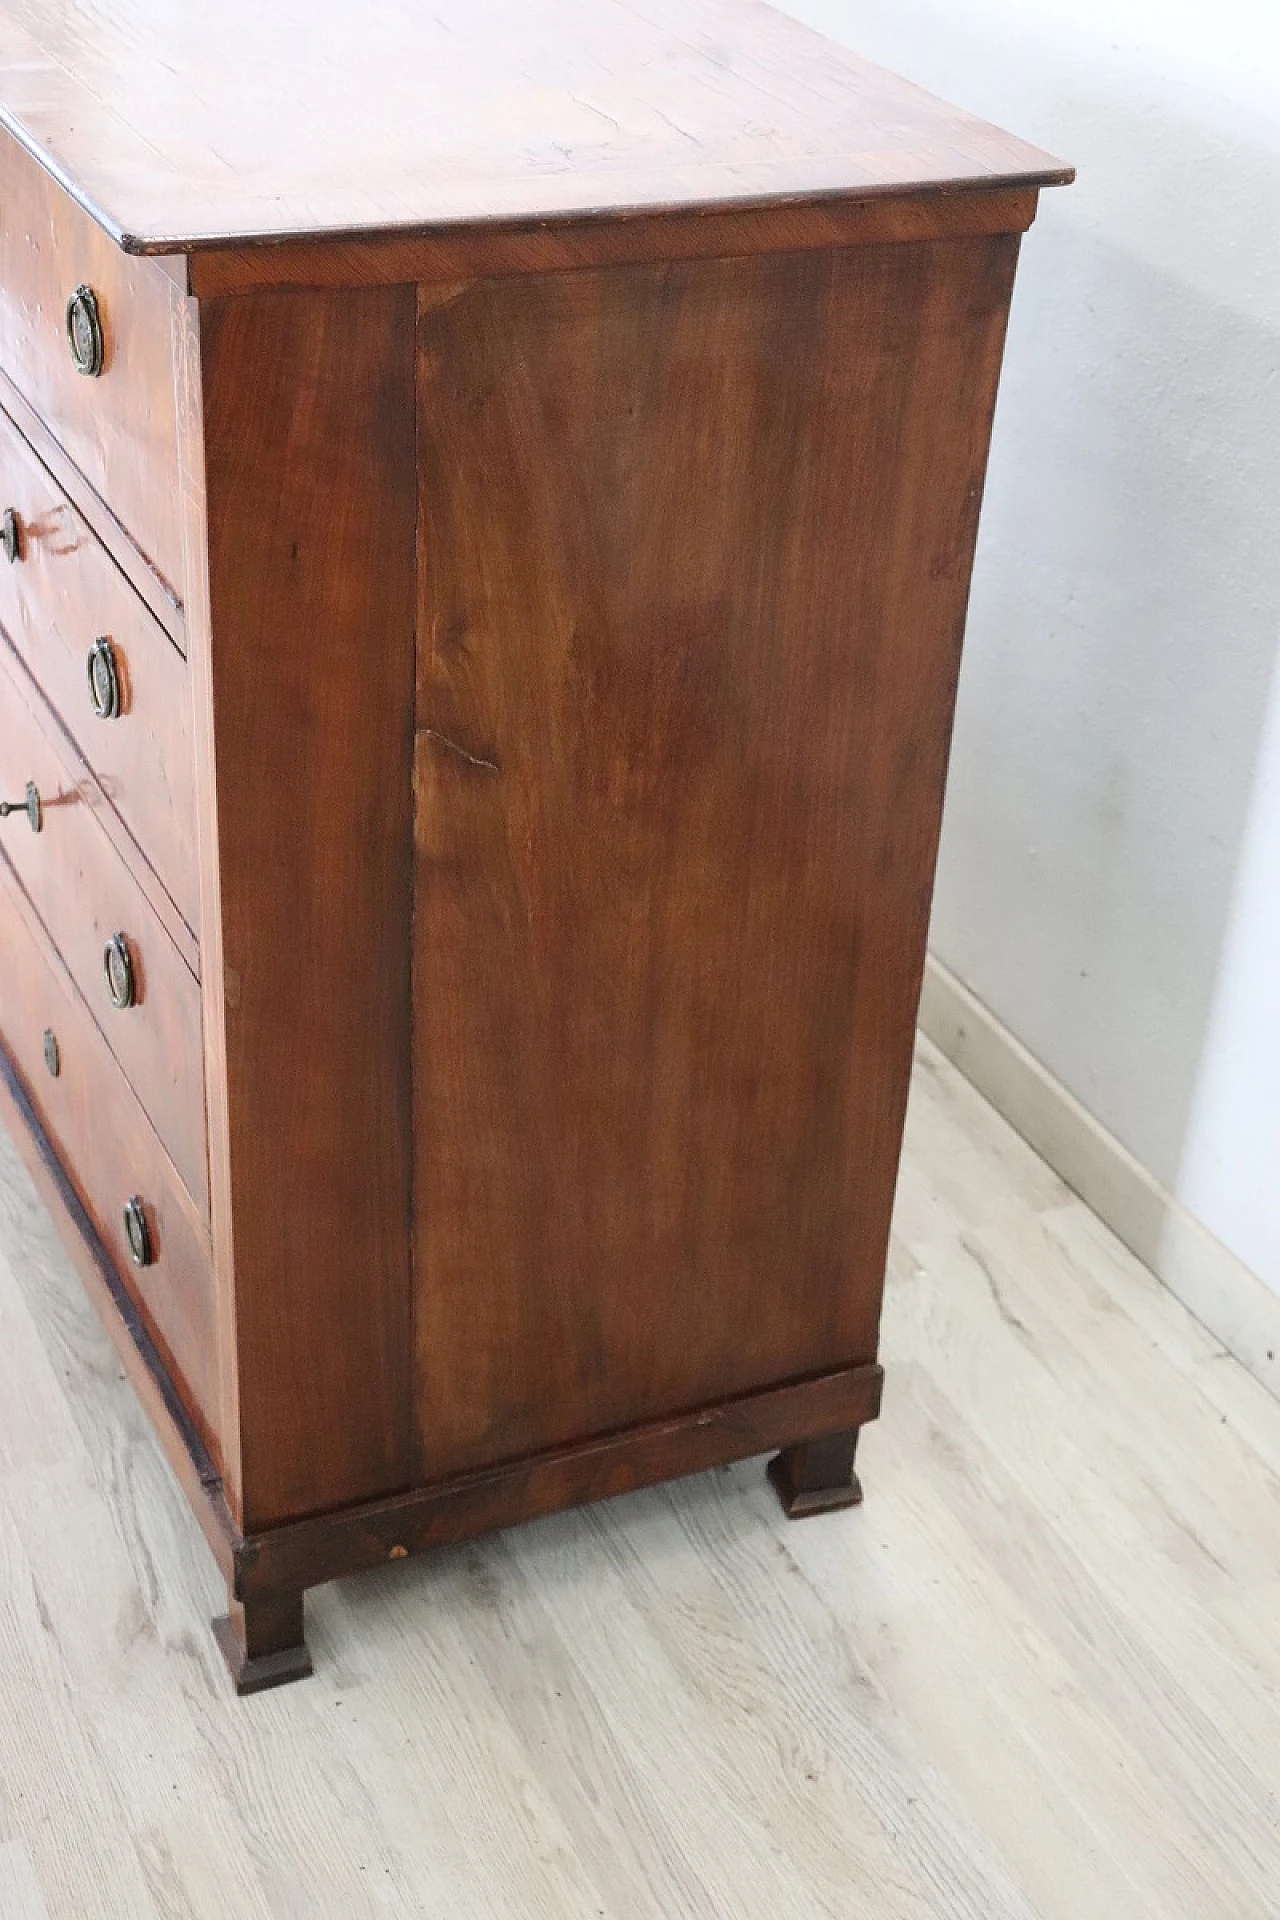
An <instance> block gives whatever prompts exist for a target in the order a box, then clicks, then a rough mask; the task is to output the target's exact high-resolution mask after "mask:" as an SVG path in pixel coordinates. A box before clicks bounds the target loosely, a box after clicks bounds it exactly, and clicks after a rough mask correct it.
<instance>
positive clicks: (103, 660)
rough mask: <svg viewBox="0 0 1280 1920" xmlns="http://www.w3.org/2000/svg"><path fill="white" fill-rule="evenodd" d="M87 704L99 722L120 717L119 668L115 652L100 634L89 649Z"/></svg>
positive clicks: (103, 634) (102, 634)
mask: <svg viewBox="0 0 1280 1920" xmlns="http://www.w3.org/2000/svg"><path fill="white" fill-rule="evenodd" d="M87 666H88V671H89V704H90V706H91V707H92V708H93V710H94V712H95V713H96V714H97V716H98V718H99V720H116V719H118V718H119V715H120V668H119V666H118V664H117V662H116V650H115V648H114V647H113V646H112V644H111V642H110V641H109V640H108V639H107V636H106V635H105V633H100V634H99V635H98V638H97V639H96V640H95V641H94V643H93V645H92V646H91V647H90V649H89V658H88V662H87Z"/></svg>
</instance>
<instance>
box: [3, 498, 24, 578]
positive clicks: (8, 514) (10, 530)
mask: <svg viewBox="0 0 1280 1920" xmlns="http://www.w3.org/2000/svg"><path fill="white" fill-rule="evenodd" d="M0 547H3V548H4V552H5V558H6V559H7V560H8V562H9V565H10V566H12V565H13V564H14V562H15V561H16V560H21V558H22V522H21V521H20V520H19V518H18V516H17V514H16V513H15V512H14V510H13V508H12V507H6V508H5V510H4V518H3V519H2V520H0Z"/></svg>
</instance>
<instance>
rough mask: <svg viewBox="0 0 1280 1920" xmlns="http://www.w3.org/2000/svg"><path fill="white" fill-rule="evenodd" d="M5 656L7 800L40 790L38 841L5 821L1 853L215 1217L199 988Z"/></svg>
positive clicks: (3, 774) (91, 789) (1, 681)
mask: <svg viewBox="0 0 1280 1920" xmlns="http://www.w3.org/2000/svg"><path fill="white" fill-rule="evenodd" d="M5 655H10V649H9V647H8V644H7V642H0V799H5V800H10V801H12V800H20V799H22V797H23V795H24V793H25V791H26V788H27V785H28V783H30V784H31V785H33V786H34V788H35V790H36V793H37V794H38V796H39V814H40V830H39V832H33V831H32V828H31V825H30V823H29V822H28V820H27V818H26V817H25V815H24V814H22V813H16V814H11V815H10V816H9V818H8V819H7V820H4V821H0V836H3V837H2V839H0V845H2V846H3V848H4V851H5V853H6V854H7V855H8V858H9V860H10V861H11V862H12V865H13V867H14V869H15V871H16V872H17V874H18V877H19V878H20V880H21V881H22V884H23V886H24V887H25V889H26V891H27V894H28V896H29V897H30V899H31V901H32V903H33V905H34V907H35V910H36V912H37V913H38V914H39V916H40V919H41V920H42V921H43V923H44V925H45V927H46V929H47V931H48V934H49V937H50V939H51V940H52V942H53V944H54V946H55V947H56V948H57V950H58V952H59V953H60V954H61V956H62V958H63V960H64V961H65V963H66V966H67V969H68V971H69V972H70V974H71V977H72V979H73V980H74V981H75V983H76V985H77V987H78V988H79V989H80V992H81V994H82V995H83V996H84V999H85V1000H86V1002H87V1003H88V1005H89V1008H90V1010H91V1011H92V1013H93V1016H94V1018H95V1019H96V1021H97V1023H98V1026H99V1027H100V1029H101V1031H102V1033H103V1036H104V1038H105V1039H106V1042H107V1045H108V1046H109V1047H110V1049H111V1051H112V1053H113V1054H114V1055H115V1057H116V1059H117V1060H118V1062H119V1063H120V1066H121V1068H122V1069H123V1071H124V1073H125V1076H126V1077H127V1079H128V1080H129V1082H130V1084H131V1085H132V1087H133V1089H134V1091H135V1093H136V1094H137V1095H138V1097H139V1099H140V1100H141V1101H142V1104H143V1106H144V1107H145V1108H146V1111H147V1113H148V1114H149V1115H150V1117H151V1120H152V1123H153V1124H154V1126H155V1128H156V1131H157V1132H158V1133H159V1135H160V1138H161V1139H162V1141H163V1142H164V1144H165V1146H166V1147H167V1149H168V1151H169V1153H170V1154H171V1156H172V1158H173V1162H174V1165H175V1166H176V1167H177V1169H178V1172H179V1173H180V1174H181V1175H182V1178H183V1179H184V1180H185V1181H186V1183H187V1187H188V1189H189V1191H190V1192H191V1194H192V1195H193V1197H194V1198H195V1200H196V1202H197V1204H198V1206H199V1207H200V1209H201V1211H202V1213H204V1214H205V1215H206V1217H207V1214H208V1206H209V1176H208V1162H207V1154H206V1141H205V1111H204V1062H203V1056H202V1048H201V1031H202V1026H201V1012H200V986H199V982H198V981H197V980H196V978H195V976H194V975H193V974H192V972H191V970H190V968H189V967H188V966H187V964H186V962H185V961H184V960H183V959H182V956H181V955H180V954H179V952H178V950H177V948H176V947H175V946H174V944H173V941H172V940H171V939H170V938H169V935H168V934H167V933H166V932H165V930H164V928H163V927H162V926H161V925H160V923H159V922H158V921H157V920H156V918H155V915H154V913H153V912H152V910H151V908H150V906H149V905H148V904H147V901H146V900H145V898H144V897H143V894H142V892H141V890H140V889H139V887H138V883H137V881H136V880H135V879H134V878H133V875H132V874H131V873H130V872H129V869H128V867H127V866H126V865H125V863H124V861H123V860H122V859H121V857H120V855H119V854H118V853H117V851H116V849H115V847H114V846H113V845H112V844H111V841H110V840H109V839H108V837H107V835H106V834H105V833H104V831H103V829H102V827H101V826H100V825H99V823H98V821H97V820H96V819H95V818H94V814H95V811H96V810H97V809H99V808H101V807H104V806H105V805H106V802H105V800H104V799H103V797H102V793H101V789H100V788H99V787H98V785H97V782H96V781H94V780H92V779H90V778H89V776H88V773H87V771H85V770H84V769H81V770H80V772H79V774H78V775H77V774H75V773H72V772H69V771H68V768H67V764H66V760H64V757H63V755H64V753H67V752H68V749H67V747H66V745H65V744H64V745H63V747H62V748H61V749H60V748H58V747H55V744H54V738H53V735H52V732H51V729H52V728H53V727H54V726H56V722H55V721H54V719H53V716H52V714H51V713H50V712H49V711H48V709H47V708H46V707H45V706H44V703H43V702H42V701H41V699H40V696H39V694H38V693H37V691H36V689H35V687H34V686H33V685H32V683H31V682H30V681H29V680H27V681H26V682H25V685H24V684H23V679H20V678H19V676H20V675H22V668H21V667H20V666H19V665H18V663H17V662H16V661H13V660H12V658H11V655H10V658H9V659H5V657H4V656H5ZM23 678H24V679H25V676H23ZM68 757H69V753H68ZM117 936H119V938H120V940H121V942H122V944H123V949H124V954H123V956H121V957H122V958H123V961H124V964H123V965H121V964H119V962H118V963H117V965H116V966H115V969H114V972H115V978H116V983H117V987H119V986H120V984H121V983H122V981H123V980H124V975H125V969H126V967H127V970H128V972H129V974H131V976H132V1002H131V1004H125V1005H123V1006H121V1005H117V1004H115V1003H114V1002H113V1000H112V997H111V994H110V992H109V990H108V981H107V970H106V955H107V948H108V945H109V944H110V943H112V942H113V941H115V940H116V938H117ZM122 997H124V998H125V999H126V1001H128V1000H129V998H130V996H129V995H128V994H127V993H126V994H124V995H123V996H122Z"/></svg>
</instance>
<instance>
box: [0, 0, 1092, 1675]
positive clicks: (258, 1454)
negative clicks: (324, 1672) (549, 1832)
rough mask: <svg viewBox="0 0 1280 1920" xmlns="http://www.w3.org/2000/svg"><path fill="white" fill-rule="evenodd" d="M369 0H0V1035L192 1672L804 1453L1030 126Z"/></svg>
mask: <svg viewBox="0 0 1280 1920" xmlns="http://www.w3.org/2000/svg"><path fill="white" fill-rule="evenodd" d="M413 12H414V10H412V9H400V10H398V11H397V10H394V9H393V10H392V11H391V14H390V15H389V16H388V17H386V18H384V17H383V16H382V15H381V14H378V15H377V17H376V18H375V19H374V20H373V21H372V22H371V23H370V29H369V31H368V32H367V33H365V34H363V35H362V36H349V35H348V34H347V33H346V31H345V28H344V27H343V22H342V20H341V19H340V16H339V14H338V12H337V10H336V9H335V10H333V11H332V13H330V12H329V11H327V10H326V9H325V8H323V7H322V8H320V9H319V10H316V9H310V10H308V32H307V34H305V35H300V36H297V37H296V38H294V37H291V39H290V46H289V51H290V61H291V63H292V66H291V71H290V72H289V73H288V74H287V75H285V74H283V73H282V72H281V71H280V69H279V68H278V67H273V66H272V62H271V51H270V48H269V47H267V46H266V44H265V40H263V35H264V34H265V28H263V27H262V24H261V21H260V18H259V13H258V11H257V10H255V9H252V8H250V7H249V6H248V5H247V4H244V0H232V3H231V5H230V9H229V14H228V10H227V9H223V10H221V11H220V12H219V13H218V14H216V15H214V14H207V13H206V12H205V11H204V10H196V11H194V12H193V14H192V17H191V18H189V19H188V18H187V17H186V16H185V15H183V16H181V18H180V20H179V19H178V18H174V17H171V15H170V12H169V11H168V10H166V9H163V8H161V7H159V6H158V5H157V4H155V0H119V4H113V5H112V6H111V7H110V8H106V7H105V6H104V7H103V8H102V9H101V10H100V11H99V9H98V8H96V7H95V6H94V5H92V4H90V5H89V6H87V7H85V8H81V9H77V10H75V11H74V12H73V13H71V12H68V11H67V10H64V9H54V8H51V7H45V6H43V5H42V4H40V0H4V3H3V4H0V120H2V121H3V129H4V130H3V131H0V208H2V209H3V224H2V228H0V508H3V510H4V522H3V552H0V800H3V801H4V802H5V803H6V805H7V807H8V811H7V814H6V817H5V818H4V820H3V823H0V941H2V943H3V960H2V964H0V1082H2V1084H3V1092H4V1097H5V1101H6V1103H7V1105H8V1108H9V1110H10V1114H11V1117H12V1119H13V1121H14V1123H15V1125H16V1127H17V1129H18V1132H19V1134H20V1137H21V1138H22V1139H23V1141H24V1142H25V1145H26V1148H27V1152H28V1158H29V1161H30V1163H31V1165H32V1166H33V1168H34V1169H35V1171H36V1173H37V1175H38V1177H39V1178H40V1180H41V1181H42V1183H43V1185H44V1189H45V1192H46V1194H47V1196H48V1198H49V1201H50V1204H51V1205H52V1206H53V1207H54V1209H55V1211H56V1213H57V1215H58V1218H59V1220H60V1222H61V1224H62V1225H63V1227H64V1229H65V1232H66V1235H67V1238H68V1243H69V1245H70V1246H71V1247H72V1249H73V1251H74V1252H75V1254H76V1256H77V1258H78V1260H79V1263H80V1265H81V1268H82V1270H83V1272H84V1274H85V1277H86V1280H87V1283H88V1285H89V1286H90V1288H91V1290H92V1291H93V1294H94V1298H95V1300H96V1301H97V1302H98V1304H99V1306H100V1308H101V1310H102V1312H103V1314H104V1317H105V1319H106V1321H107V1324H108V1326H109V1327H110V1329H111V1331H112V1334H113V1337H114V1338H115V1340H116V1343H117V1345H118V1347H119V1350H120V1351H121V1353H122V1354H123V1356H124V1358H125V1360H126V1364H127V1365H128V1367H129V1368H130V1371H131V1373H132V1375H133V1378H134V1380H135V1382H136V1384H137V1386H138V1388H139V1390H140V1392H141V1393H142V1394H143V1396H144V1399H145V1401H146V1404H147V1405H148V1408H149V1410H150V1411H151V1413H152V1416H153V1418H154V1420H155V1422H156V1425H157V1429H158V1431H159V1433H160V1435H161V1438H162V1440H163V1441H164V1443H165V1446H166V1448H167V1450H168V1453H169V1457H170V1459H171V1460H172V1462H173V1465H174V1467H175V1470H176V1471H177V1473H178V1474H179V1476H180V1478H181V1479H182V1482H183V1484H184V1486H185V1487H186V1489H187V1492H188V1494H189V1496H190V1499H191V1501H192V1505H193V1507H194V1510H195V1512H196V1514H197V1517H198V1518H199V1520H200V1522H201V1525H202V1526H203V1528H204V1530H205V1533H206V1535H207V1537H208V1539H209V1541H210V1543H211V1545H212V1547H213V1549H214V1552H215V1553H216V1555H217V1556H218V1559H219V1562H220V1564H221V1566H222V1568H223V1570H224V1572H225V1574H226V1577H227V1581H228V1589H229V1595H230V1601H229V1612H228V1616H227V1618H226V1620H224V1621H222V1622H220V1623H218V1625H219V1634H220V1638H221V1640H222V1643H223V1645H224V1649H225V1651H226V1652H227V1654H228V1658H229V1661H230V1664H231V1666H232V1670H233V1673H234V1675H235V1677H236V1681H237V1684H238V1685H239V1686H240V1687H241V1689H242V1690H248V1689H250V1688H252V1687H255V1686H261V1685H269V1684H272V1683H274V1682H276V1681H279V1680H282V1679H289V1678H293V1677H296V1676H297V1675H298V1674H300V1673H303V1672H306V1671H308V1670H309V1660H308V1656H307V1653H306V1649H305V1645H304V1643H303V1637H302V1595H303V1592H304V1591H305V1589H306V1588H307V1587H308V1586H311V1585H314V1584H315V1583H316V1582H318V1581H321V1580H326V1579H330V1578H333V1577H335V1576H338V1575H341V1574H345V1573H348V1572H353V1571H355V1570H357V1569H359V1568H360V1567H363V1566H367V1565H370V1564H373V1563H376V1562H378V1561H381V1560H384V1559H387V1558H398V1557H401V1556H403V1555H405V1554H408V1553H412V1552H415V1551H418V1550H420V1549H422V1548H424V1547H427V1546H429V1545H431V1544H433V1543H435V1542H438V1541H444V1540H450V1539H454V1538H457V1537H460V1536H462V1535H464V1534H466V1533H468V1532H471V1531H475V1530H477V1529H480V1528H483V1527H489V1526H497V1525H502V1524H505V1523H508V1522H511V1521H514V1520H517V1519H520V1518H522V1517H524V1516H527V1515H531V1514H535V1513H540V1512H545V1511H547V1510H549V1509H551V1508H554V1507H557V1506H562V1505H565V1504H568V1503H570V1502H573V1501H578V1500H584V1499H588V1498H591V1497H595V1496H599V1495H605V1494H609V1493H613V1492H618V1491H621V1490H623V1489H625V1488H628V1487H633V1486H637V1485H640V1484H642V1483H644V1482H646V1481H652V1480H655V1479H659V1478H662V1477H664V1476H668V1475H672V1474H677V1473H683V1472H689V1471H692V1470H695V1469H697V1468H700V1467H705V1466H709V1465H713V1464H715V1463H718V1462H722V1461H725V1460H728V1459H732V1458H736V1457H741V1456H744V1455H748V1454H752V1453H756V1452H760V1451H764V1450H766V1449H775V1448H776V1449H779V1452H778V1454H777V1458H776V1460H775V1462H774V1465H773V1469H772V1471H773V1476H774V1479H775V1482H776V1484H777V1486H778V1489H779V1492H780V1493H781V1495H782V1498H783V1500H784V1503H785V1504H786V1506H787V1508H788V1511H790V1512H792V1513H804V1512H811V1511H816V1510H821V1509H824V1508H827V1507H831V1506H836V1505H842V1504H846V1505H847V1504H849V1503H850V1502H852V1501H853V1500H855V1499H856V1498H857V1497H858V1485H857V1480H856V1477H855V1475H854V1471H853V1459H854V1444H855V1440H856V1435H857V1430H858V1428H859V1426H860V1425H861V1424H862V1423H863V1422H865V1421H867V1420H870V1419H872V1418H873V1417H874V1416H875V1413H876V1411H877V1408H878V1404H879V1395H880V1371H879V1367H878V1365H877V1363H876V1349H877V1328H878V1321H879V1311H880V1298H881V1290H882V1283H883V1273H884V1261H885V1253H886V1247H887V1241H888V1231H889V1216H890V1209H891V1205H892V1197H893V1188H894V1180H895V1176H896V1169H897V1159H898V1152H899V1148H900V1142H901V1133H902V1121H903V1113H904V1107H905V1100H906V1088H907V1078H908V1073H909V1067H910V1057H911V1042H912V1031H913V1024H914V1016H915V1007H916V999H917V995H918V991H919V984H920V975H921V969H922V965H923V958H924V942H925V933H926V926H927V917H928V907H929V896H930V890H931V885H932V874H933V863H934V857H935V852H936V845H937V834H938V824H939V818H940V811H941V803H942V790H943V779H944V772H945V765H946V755H947V747H948V741H949V736H950V726H951V715H952V705H953V700H954V692H955V681H956V673H957V669H958V664H959V649H960V639H961V633H962V629H963V622H964V611H965V604H966V598H967V592H968V580H969V571H970V566H971V562H972V554H973V545H974V538H975V532H976V526H977V514H978V505H979V500H980V495H981V487H982V478H983V472H984V466H985V460H986V452H987V442H988V437H989V431H990V422H991V413H992V407H993V404H994V399H995V390H996V381H997V376H998V370H999V362H1000V356H1001V351H1002V345H1003V336H1004V328H1005V321H1006V316H1007V311H1008V302H1009V296H1010V292H1011V289H1012V283H1013V273H1014V266H1015V261H1016V256H1017V250H1018V244H1019V237H1020V235H1021V233H1022V232H1023V231H1024V230H1025V228H1026V227H1027V226H1028V225H1029V224H1030V222H1031V219H1032V217H1033V214H1034V211H1035V205H1036V198H1037V193H1038V190H1039V189H1040V187H1042V186H1044V185H1046V184H1050V183H1052V182H1055V181H1062V180H1064V179H1066V178H1067V177H1069V176H1068V174H1067V173H1066V171H1065V170H1064V169H1062V168H1061V167H1059V166H1058V165H1057V164H1056V163H1055V162H1053V161H1051V160H1049V159H1048V158H1047V157H1046V156H1045V155H1043V154H1040V153H1038V152H1036V151H1035V150H1033V149H1030V148H1026V147H1024V146H1022V145H1020V144H1019V143H1018V142H1016V141H1014V140H1012V139H1010V138H1009V137H1007V136H1005V135H1002V134H999V133H997V132H996V131H995V130H994V129H991V128H988V127H984V126H982V125H981V124H980V123H978V122H975V121H973V120H971V119H969V118H968V117H967V116H965V115H962V114H959V113H956V112H954V111H953V110H951V109H948V108H945V107H943V106H941V105H940V104H939V103H937V102H935V101H932V100H930V99H928V98H927V97H926V96H923V95H920V94H918V93H916V92H915V91H914V90H913V89H911V88H909V87H907V86H906V85H905V83H902V82H898V81H896V80H894V79H892V78H891V77H890V76H887V75H884V74H881V73H878V72H877V71H876V70H874V69H870V68H868V67H866V66H864V65H863V64H862V63H861V62H859V61H857V60H856V59H854V58H853V57H852V56H850V55H848V54H845V53H842V52H839V51H838V50H836V49H834V48H831V47H828V46H827V45H826V44H825V43H824V42H822V41H820V40H817V39H816V38H815V37H814V36H812V35H810V34H808V33H807V32H805V31H804V30H803V29H801V28H799V27H797V26H794V25H793V24H792V23H790V22H788V21H786V20H784V19H783V18H782V17H781V16H778V15H775V14H773V13H771V12H769V10H768V9H766V8H762V7H758V6H755V5H753V4H749V0H692V4H690V5H687V6H681V7H679V8H677V7H676V6H675V5H674V0H653V4H650V5H647V6H646V7H644V8H642V9H640V10H639V11H638V12H637V10H635V9H634V8H631V7H624V6H623V5H622V4H621V3H620V0H618V4H614V0H602V4H601V5H600V6H598V7H595V8H593V9H591V10H590V11H589V12H587V11H585V10H581V9H578V8H575V7H571V6H569V5H568V4H567V0H562V3H560V4H557V0H539V4H537V5H535V6H531V7H529V8H527V9H522V10H516V11H510V10H508V11H507V12H503V11H502V10H501V9H498V8H489V7H485V6H480V7H475V6H472V7H467V8H463V7H455V6H453V5H451V4H450V5H448V6H446V7H445V8H444V9H443V10H441V9H439V8H437V9H435V10H434V11H433V12H432V14H431V16H430V19H427V18H425V17H424V18H423V19H421V20H414V19H413V18H412V16H413ZM500 16H501V17H500ZM340 29H341V31H340ZM266 38H267V39H269V38H270V36H269V35H267V36H266ZM260 41H261V42H262V44H259V42H260ZM161 56H163V57H161ZM295 100H296V101H298V102H299V103H304V104H300V105H299V106H297V107H296V108H295V107H291V106H290V105H288V104H287V103H288V102H290V101H295ZM282 103H283V104H282Z"/></svg>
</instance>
